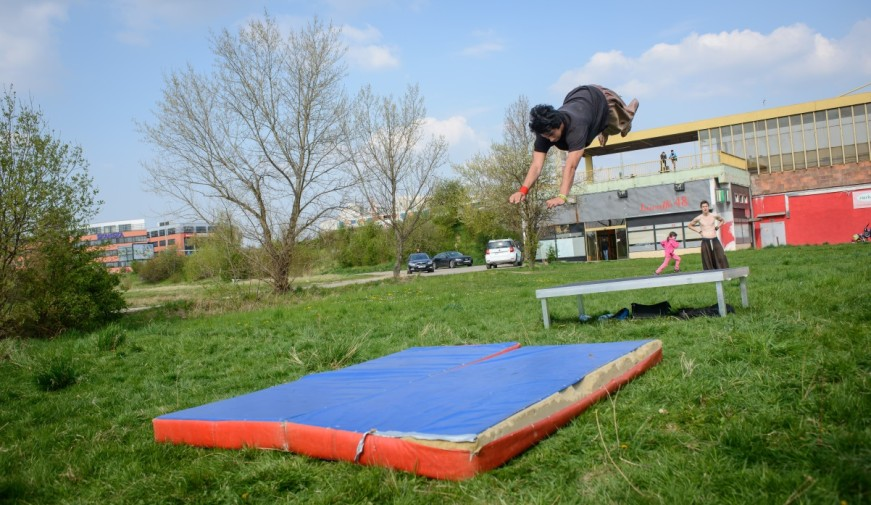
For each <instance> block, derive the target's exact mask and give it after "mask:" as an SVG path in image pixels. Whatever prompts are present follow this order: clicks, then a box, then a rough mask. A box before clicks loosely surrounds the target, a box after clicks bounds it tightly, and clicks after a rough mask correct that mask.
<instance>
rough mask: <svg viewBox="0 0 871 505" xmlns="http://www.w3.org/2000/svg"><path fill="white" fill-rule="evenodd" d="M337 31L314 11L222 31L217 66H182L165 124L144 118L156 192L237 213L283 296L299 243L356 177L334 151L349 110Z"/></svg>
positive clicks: (169, 89)
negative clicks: (204, 69) (296, 21)
mask: <svg viewBox="0 0 871 505" xmlns="http://www.w3.org/2000/svg"><path fill="white" fill-rule="evenodd" d="M339 35H340V31H339V29H338V28H334V27H332V26H324V25H323V24H322V23H320V22H319V21H318V20H317V19H315V20H313V21H312V22H311V23H309V24H308V25H307V26H306V27H304V28H302V29H299V30H295V31H292V32H291V33H290V34H289V35H287V36H284V35H282V33H281V31H280V30H279V26H278V23H277V22H276V21H275V20H274V19H273V18H270V17H269V16H266V18H265V19H264V20H252V21H250V22H248V23H247V24H246V25H245V26H243V27H242V28H241V29H240V30H239V33H238V35H235V36H234V35H231V34H230V33H229V32H228V31H226V30H224V31H223V32H222V33H221V34H220V35H218V36H216V37H215V38H214V40H213V41H212V51H213V53H214V55H215V69H216V70H215V71H214V72H213V73H212V74H199V73H197V72H196V71H194V70H193V68H191V67H189V68H188V69H187V70H185V71H179V72H173V73H172V74H171V75H169V77H168V78H167V79H166V81H165V88H164V92H163V100H162V101H161V102H160V103H159V104H158V111H157V122H156V124H153V125H143V126H141V130H142V132H143V133H144V136H145V138H146V140H147V141H148V142H150V143H151V144H153V145H154V146H155V147H156V148H157V150H158V152H159V154H160V156H159V158H157V159H156V160H154V162H152V163H150V164H149V165H148V167H147V168H148V171H149V173H150V174H151V179H152V180H153V181H154V186H153V189H154V190H155V191H158V192H161V193H165V194H167V195H169V196H171V197H173V198H176V199H178V200H180V201H181V202H182V203H184V204H185V205H186V206H188V207H190V208H193V209H195V210H196V211H197V212H198V213H199V214H200V215H203V216H205V215H213V214H214V213H215V212H216V211H219V212H222V213H229V214H230V215H231V216H233V219H234V222H237V223H238V224H239V226H240V228H239V229H240V230H241V231H242V233H243V234H244V239H245V242H246V243H253V244H257V246H258V248H257V250H254V249H246V251H248V252H253V253H254V254H253V255H251V257H250V258H249V260H250V265H252V267H254V268H256V269H257V273H258V274H263V275H265V276H266V277H267V278H269V279H270V281H271V282H272V285H273V289H274V290H275V291H276V292H278V293H284V292H287V291H288V290H289V289H290V287H291V284H292V277H291V276H292V272H291V267H292V265H293V263H294V255H295V248H296V245H297V244H298V243H299V242H300V241H302V240H303V239H306V238H310V236H311V235H313V234H314V229H315V225H316V224H317V223H318V222H319V221H321V220H322V219H323V218H325V217H326V216H328V215H329V214H330V213H331V212H333V211H335V210H336V209H338V208H340V207H341V206H342V204H343V201H342V200H343V197H342V196H343V195H342V193H343V191H344V190H345V189H346V188H348V187H349V186H350V182H351V181H350V179H349V178H348V177H347V174H346V172H344V171H343V167H342V164H341V162H342V160H341V159H340V158H339V157H338V156H337V155H336V146H337V144H338V143H339V140H340V138H341V136H340V134H341V130H340V122H341V120H342V118H344V117H345V115H346V112H345V111H346V108H347V100H346V98H345V95H344V90H343V88H342V78H343V77H344V75H345V67H344V65H343V63H342V57H343V55H344V52H345V47H344V46H343V45H342V44H341V42H340V39H339ZM215 207H218V208H217V209H216V208H215Z"/></svg>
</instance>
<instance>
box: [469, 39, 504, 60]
mask: <svg viewBox="0 0 871 505" xmlns="http://www.w3.org/2000/svg"><path fill="white" fill-rule="evenodd" d="M504 48H505V47H504V46H503V45H502V44H500V43H498V42H482V43H480V44H477V45H474V46H470V47H467V48H465V49H463V51H462V53H463V55H464V56H472V57H476V58H479V57H483V56H486V55H488V54H490V53H498V52H499V51H502V50H503V49H504Z"/></svg>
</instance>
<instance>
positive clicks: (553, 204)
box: [545, 196, 566, 209]
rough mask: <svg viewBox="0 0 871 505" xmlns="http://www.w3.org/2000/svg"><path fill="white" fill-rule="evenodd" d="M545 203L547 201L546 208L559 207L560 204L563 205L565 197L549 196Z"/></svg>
mask: <svg viewBox="0 0 871 505" xmlns="http://www.w3.org/2000/svg"><path fill="white" fill-rule="evenodd" d="M545 203H547V208H548V209H552V208H554V207H559V206H560V205H565V203H566V200H565V198H563V197H561V196H558V197H556V198H551V199H550V200H548V201H547V202H545Z"/></svg>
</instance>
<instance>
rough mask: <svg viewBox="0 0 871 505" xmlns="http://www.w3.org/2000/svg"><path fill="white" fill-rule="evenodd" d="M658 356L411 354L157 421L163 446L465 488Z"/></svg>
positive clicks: (500, 351) (627, 352) (598, 347)
mask: <svg viewBox="0 0 871 505" xmlns="http://www.w3.org/2000/svg"><path fill="white" fill-rule="evenodd" d="M661 359H662V342H661V341H659V340H642V341H631V342H609V343H593V344H573V345H550V346H526V347H521V346H520V345H519V344H517V343H514V342H507V343H498V344H485V345H465V346H445V347H414V348H409V349H406V350H404V351H400V352H398V353H395V354H391V355H388V356H384V357H381V358H377V359H374V360H371V361H367V362H364V363H360V364H357V365H354V366H350V367H347V368H343V369H341V370H336V371H330V372H324V373H318V374H312V375H307V376H305V377H302V378H300V379H299V380H296V381H294V382H289V383H287V384H281V385H278V386H274V387H270V388H267V389H263V390H260V391H256V392H253V393H249V394H245V395H241V396H237V397H234V398H229V399H226V400H221V401H217V402H214V403H209V404H206V405H202V406H199V407H193V408H189V409H185V410H181V411H178V412H173V413H169V414H166V415H162V416H159V417H157V418H155V419H154V420H153V427H154V438H155V440H156V441H158V442H170V443H176V444H189V445H195V446H201V447H220V448H228V449H238V448H242V447H258V448H264V449H280V450H285V451H290V452H294V453H298V454H304V455H308V456H311V457H315V458H321V459H329V460H344V461H353V462H356V463H360V464H363V465H378V466H384V467H388V468H393V469H397V470H403V471H407V472H413V473H416V474H419V475H424V476H427V477H432V478H437V479H450V480H462V479H467V478H470V477H473V476H474V475H476V474H478V473H480V472H485V471H487V470H490V469H493V468H495V467H497V466H499V465H502V464H503V463H505V462H506V461H508V460H509V459H511V458H513V457H514V456H516V455H518V454H520V453H521V452H523V451H525V450H526V449H528V448H529V447H530V446H531V445H533V444H535V443H536V442H538V441H539V440H541V439H542V438H544V437H546V436H548V435H550V434H551V433H553V432H554V431H556V430H557V429H558V428H559V427H560V426H563V425H564V424H566V423H568V422H569V421H570V420H571V419H573V418H574V417H576V416H577V415H579V414H580V413H581V412H582V411H583V410H584V409H586V408H587V407H588V406H590V405H591V404H592V403H594V402H596V401H597V400H599V399H601V398H602V397H603V396H605V395H607V394H608V393H610V392H613V391H615V390H617V389H618V388H619V387H621V386H622V385H624V384H626V383H627V382H629V381H630V380H632V379H633V378H634V377H637V376H638V375H641V374H642V373H644V372H645V371H646V370H648V369H649V368H651V367H652V366H654V365H655V364H657V363H658V362H659V361H660V360H661Z"/></svg>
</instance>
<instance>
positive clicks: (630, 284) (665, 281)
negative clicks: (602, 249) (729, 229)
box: [535, 267, 750, 328]
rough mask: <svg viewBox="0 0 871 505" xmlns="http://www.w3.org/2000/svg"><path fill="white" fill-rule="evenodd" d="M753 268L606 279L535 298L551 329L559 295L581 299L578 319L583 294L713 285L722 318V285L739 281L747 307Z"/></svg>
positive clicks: (543, 291)
mask: <svg viewBox="0 0 871 505" xmlns="http://www.w3.org/2000/svg"><path fill="white" fill-rule="evenodd" d="M749 275H750V267H738V268H724V269H721V270H704V271H701V272H686V273H679V274H667V275H651V276H647V277H627V278H623V279H606V280H599V281H586V282H576V283H574V284H566V285H564V286H557V287H553V288H545V289H538V290H536V291H535V297H536V298H538V299H540V300H541V313H542V318H543V319H544V327H545V328H550V314H549V313H548V311H547V299H548V298H556V297H559V296H577V297H578V316H583V315H584V299H583V296H584V295H589V294H592V293H607V292H610V291H628V290H632V289H647V288H662V287H668V286H684V285H688V284H702V283H705V282H713V283H715V284H716V288H717V308H718V309H719V312H720V316H725V315H726V299H725V295H724V293H723V282H724V281H728V280H732V279H740V281H741V304H742V306H744V307H748V306H749V305H750V304H749V302H748V300H747V276H749Z"/></svg>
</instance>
